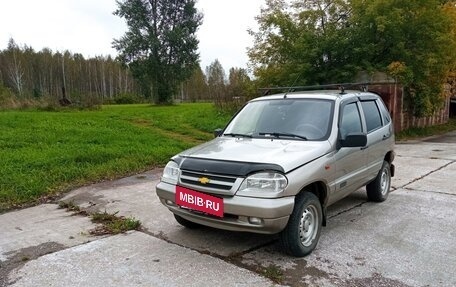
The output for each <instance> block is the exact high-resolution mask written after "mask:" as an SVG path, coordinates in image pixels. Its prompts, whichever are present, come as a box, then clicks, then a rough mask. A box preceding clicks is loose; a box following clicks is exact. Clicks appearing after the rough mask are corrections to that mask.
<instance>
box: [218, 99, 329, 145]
mask: <svg viewBox="0 0 456 287" xmlns="http://www.w3.org/2000/svg"><path fill="white" fill-rule="evenodd" d="M333 108H334V101H330V100H320V99H271V100H262V101H255V102H251V103H249V104H247V105H246V106H245V107H244V108H243V109H242V110H241V111H240V112H239V113H238V114H237V115H236V117H235V118H234V119H233V120H232V121H231V122H230V124H229V125H228V126H227V128H226V129H225V131H224V133H223V134H224V135H225V136H233V137H234V136H235V137H271V138H286V139H295V140H317V141H318V140H326V139H327V138H328V137H329V132H330V130H329V127H330V124H331V121H332V115H333Z"/></svg>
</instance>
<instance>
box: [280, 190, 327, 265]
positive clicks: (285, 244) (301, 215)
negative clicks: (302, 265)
mask: <svg viewBox="0 0 456 287" xmlns="http://www.w3.org/2000/svg"><path fill="white" fill-rule="evenodd" d="M322 221H323V212H322V208H321V204H320V201H319V200H318V198H317V196H316V195H315V194H313V193H310V192H303V193H302V194H300V195H298V197H297V199H296V203H295V206H294V208H293V213H292V214H291V215H290V219H289V220H288V224H287V226H286V227H285V229H284V230H283V231H282V232H281V233H280V243H281V245H282V248H283V249H284V251H285V252H286V253H288V254H290V255H292V256H296V257H303V256H306V255H308V254H310V253H311V252H312V251H313V250H314V249H315V247H316V246H317V243H318V239H319V238H320V232H321V226H322Z"/></svg>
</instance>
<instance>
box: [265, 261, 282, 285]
mask: <svg viewBox="0 0 456 287" xmlns="http://www.w3.org/2000/svg"><path fill="white" fill-rule="evenodd" d="M260 273H261V274H262V275H263V276H265V277H266V278H269V279H271V280H272V281H274V282H275V283H279V284H280V282H281V281H282V279H283V272H282V270H281V269H280V267H278V266H277V265H274V264H271V265H269V266H268V267H264V268H262V270H261V271H260Z"/></svg>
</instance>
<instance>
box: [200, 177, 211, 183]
mask: <svg viewBox="0 0 456 287" xmlns="http://www.w3.org/2000/svg"><path fill="white" fill-rule="evenodd" d="M198 181H199V182H200V183H201V184H207V183H209V182H211V180H210V179H209V178H207V177H201V178H198Z"/></svg>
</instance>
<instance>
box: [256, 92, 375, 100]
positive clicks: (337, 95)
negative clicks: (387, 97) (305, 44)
mask: <svg viewBox="0 0 456 287" xmlns="http://www.w3.org/2000/svg"><path fill="white" fill-rule="evenodd" d="M373 96H374V97H377V96H378V95H376V94H374V93H371V92H361V91H356V90H347V91H344V92H343V93H341V91H340V90H312V91H298V92H289V93H279V94H274V95H269V96H263V97H259V98H255V99H253V100H252V101H251V102H254V101H262V100H277V99H324V100H336V99H341V100H343V99H347V98H353V97H358V98H372V97H373Z"/></svg>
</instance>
